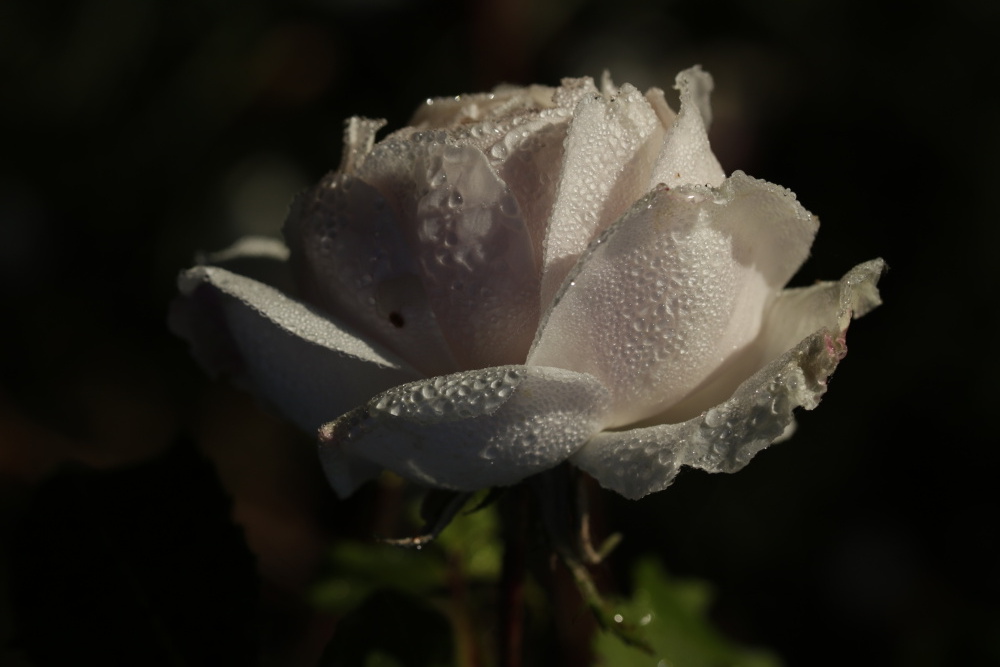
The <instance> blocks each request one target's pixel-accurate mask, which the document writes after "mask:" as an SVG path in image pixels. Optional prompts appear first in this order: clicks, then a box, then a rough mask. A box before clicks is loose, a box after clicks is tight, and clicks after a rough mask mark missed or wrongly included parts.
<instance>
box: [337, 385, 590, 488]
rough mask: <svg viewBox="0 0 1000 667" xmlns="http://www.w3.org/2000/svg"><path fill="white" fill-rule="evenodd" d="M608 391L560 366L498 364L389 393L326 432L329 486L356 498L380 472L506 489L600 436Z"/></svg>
mask: <svg viewBox="0 0 1000 667" xmlns="http://www.w3.org/2000/svg"><path fill="white" fill-rule="evenodd" d="M607 404H608V391H607V389H605V388H604V386H603V385H602V384H601V383H600V382H598V380H597V378H595V377H593V376H591V375H587V374H585V373H575V372H573V371H568V370H565V369H562V368H547V367H543V366H495V367H492V368H483V369H479V370H473V371H463V372H460V373H452V374H450V375H442V376H438V377H433V378H429V379H426V380H419V381H417V382H411V383H408V384H404V385H400V386H398V387H393V388H392V389H389V390H388V391H385V392H383V393H382V394H380V395H378V396H375V397H374V398H372V399H371V400H370V401H368V402H367V403H366V404H364V405H362V406H361V407H358V408H356V409H354V410H352V411H351V412H348V413H347V414H345V415H343V416H341V417H340V418H338V419H336V420H334V421H332V422H329V423H328V424H325V425H324V426H323V427H322V428H320V432H319V439H320V445H319V454H320V461H321V462H322V464H323V469H324V471H325V472H326V476H327V478H328V480H329V481H330V484H331V486H333V488H334V490H335V491H336V492H337V493H338V494H339V495H340V496H341V497H346V496H348V495H350V494H351V493H353V492H354V490H355V489H356V488H357V487H358V486H360V485H361V484H362V483H363V482H365V481H366V480H367V479H369V478H370V477H372V476H373V474H374V471H377V469H378V468H383V467H384V468H386V469H388V470H392V471H393V472H396V473H398V474H400V475H402V476H403V477H405V478H407V479H410V480H412V481H415V482H417V483H420V484H425V485H427V486H433V487H439V488H446V489H453V490H456V491H475V490H478V489H482V488H486V487H489V486H507V485H510V484H515V483H517V482H519V481H520V480H522V479H524V478H525V477H528V476H530V475H533V474H535V473H538V472H541V471H543V470H547V469H548V468H551V467H553V466H555V465H558V464H559V463H562V462H563V461H565V460H566V459H567V458H569V456H570V454H572V453H573V452H574V451H576V450H577V449H578V448H579V447H581V446H582V445H583V443H584V442H586V441H587V440H588V439H589V438H590V437H591V436H592V435H593V434H594V433H596V432H597V431H598V430H600V427H601V421H602V419H603V416H604V412H605V410H606V409H607Z"/></svg>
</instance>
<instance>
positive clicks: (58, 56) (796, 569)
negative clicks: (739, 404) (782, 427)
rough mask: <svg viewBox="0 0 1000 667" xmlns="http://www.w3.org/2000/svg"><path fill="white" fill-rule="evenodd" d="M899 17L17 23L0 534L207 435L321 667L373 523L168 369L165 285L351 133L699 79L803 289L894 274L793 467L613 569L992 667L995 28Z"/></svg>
mask: <svg viewBox="0 0 1000 667" xmlns="http://www.w3.org/2000/svg"><path fill="white" fill-rule="evenodd" d="M893 6H895V5H893ZM898 7H899V8H898V9H895V8H891V6H890V3H881V4H873V3H871V2H861V1H860V0H836V1H834V0H823V1H820V2H810V3H798V2H792V1H790V0H789V1H787V2H786V1H781V0H768V1H765V2H749V1H737V0H720V1H718V2H713V3H691V2H660V3H654V2H641V1H639V0H615V1H613V2H612V1H610V0H559V1H557V2H552V3H539V4H538V5H537V6H536V5H535V4H533V3H529V2H527V0H514V1H509V2H501V1H499V0H495V1H489V2H482V3H476V2H458V1H454V2H438V3H435V2H430V1H425V2H418V1H410V2H407V1H406V0H378V1H372V2H362V1H361V0H339V1H335V0H330V1H326V2H324V1H320V0H313V1H311V2H309V1H304V0H302V1H299V2H284V3H279V2H268V1H264V0H240V1H239V2H236V1H227V0H217V1H215V2H202V1H198V2H196V1H194V0H170V1H169V2H168V1H165V0H164V1H153V0H149V1H144V2H135V1H134V0H91V1H88V2H77V3H66V2H44V1H39V0H32V1H31V2H28V1H27V0H7V1H6V2H4V3H3V4H2V5H0V100H2V106H0V120H2V126H3V128H4V133H3V134H4V139H3V145H2V148H0V307H2V313H3V314H2V323H3V324H2V326H0V485H2V486H0V503H2V504H0V512H2V516H0V519H2V522H3V528H4V530H14V527H15V526H16V525H18V521H19V517H21V516H22V514H23V512H24V511H25V508H26V507H28V506H29V505H30V502H31V500H30V499H31V498H33V497H34V496H35V493H36V491H37V489H38V488H39V487H38V485H39V483H41V482H42V481H43V480H45V479H47V478H48V477H49V476H50V475H51V474H52V473H53V471H55V470H56V469H57V468H59V467H60V465H61V463H62V462H65V461H67V460H74V461H82V462H85V463H86V464H88V465H90V466H95V467H99V468H102V469H116V468H118V467H120V466H122V465H125V464H129V463H134V462H141V461H144V460H147V459H149V458H150V457H151V456H154V455H155V454H157V453H160V452H162V451H164V450H165V449H166V448H167V447H168V446H169V445H170V443H172V442H174V441H175V440H176V439H177V438H178V437H180V436H182V435H186V436H190V437H191V438H193V439H194V441H195V442H197V444H198V447H199V448H200V451H203V452H205V453H206V455H207V456H208V457H209V459H210V460H212V461H213V462H215V464H216V466H217V470H218V474H219V476H220V478H221V479H222V482H223V484H224V485H225V488H226V489H227V491H228V492H229V493H230V494H231V495H232V497H233V503H234V505H233V509H234V514H235V517H236V519H237V521H238V522H239V523H240V524H241V525H243V526H244V529H245V534H246V537H247V540H248V542H249V545H250V547H251V549H252V550H253V552H254V553H255V554H256V563H257V571H258V572H259V574H260V576H261V578H262V580H263V583H264V593H263V599H264V606H265V608H266V609H267V610H269V611H268V613H269V614H271V616H270V617H269V620H267V622H266V623H265V625H267V627H268V628H269V629H268V632H270V633H271V634H272V635H273V636H274V637H273V642H272V643H273V645H274V646H278V648H274V649H273V650H274V651H275V652H276V654H278V655H281V656H282V658H281V659H282V660H283V661H284V662H285V664H311V663H310V660H312V659H314V658H315V655H316V651H317V650H318V649H317V647H319V646H322V643H323V641H324V639H325V637H326V636H327V635H328V632H327V630H328V628H327V627H326V626H324V625H323V622H322V620H320V621H317V620H316V619H315V618H313V617H312V616H310V615H309V613H308V611H307V610H306V609H305V608H304V603H302V602H301V600H300V593H301V591H302V590H304V588H305V587H306V586H307V584H308V583H309V581H310V580H311V577H313V575H314V573H315V567H316V564H317V562H318V561H319V558H320V554H321V552H322V547H323V544H324V543H325V541H326V540H328V539H329V538H330V536H331V528H330V526H329V524H328V523H327V520H326V518H324V517H328V515H329V514H330V513H334V514H337V513H339V514H340V515H341V516H345V515H349V514H350V513H351V512H360V511H362V510H361V509H359V507H358V502H357V501H355V502H354V504H351V503H346V504H337V503H334V502H333V501H332V500H331V499H330V496H331V494H330V492H329V491H327V489H326V488H325V485H324V482H323V480H322V479H321V478H320V477H319V474H318V472H317V471H316V470H315V468H314V467H313V462H312V458H311V457H312V452H311V450H310V449H309V447H308V446H307V445H306V446H303V445H301V444H300V443H302V442H306V443H308V439H303V437H302V436H300V435H299V434H297V433H295V432H294V431H293V430H292V429H291V428H290V427H289V426H287V425H285V424H284V423H282V422H281V420H280V419H278V418H276V417H274V416H272V415H270V414H268V413H267V412H266V411H264V410H262V409H261V408H260V407H259V406H257V405H256V404H255V402H254V401H253V399H251V398H249V397H247V396H245V395H243V394H241V393H239V392H237V391H235V390H233V389H231V388H229V387H228V386H227V385H225V384H223V383H213V382H211V381H210V380H209V379H208V378H206V377H205V376H204V375H203V374H202V372H201V371H200V369H199V368H198V367H197V366H196V365H195V363H194V362H193V361H192V360H191V359H190V358H189V357H188V354H187V351H186V349H185V346H184V344H182V343H181V342H179V341H178V340H176V339H174V338H173V337H171V336H170V334H169V333H168V332H167V330H166V328H165V314H166V310H167V305H168V303H169V300H170V299H171V297H172V295H173V293H174V289H175V288H174V280H175V276H176V274H177V272H178V270H180V269H181V268H183V267H185V266H187V265H189V264H190V263H191V261H192V258H193V256H194V253H195V252H196V251H199V250H211V249H217V248H221V247H224V246H225V245H227V244H228V243H230V242H231V241H232V240H234V239H235V238H237V237H238V236H241V235H243V234H246V233H251V232H256V233H275V232H276V231H277V230H278V228H279V226H280V223H281V221H282V219H283V216H284V211H285V207H286V206H287V203H288V201H289V200H290V198H291V196H292V195H293V194H294V193H295V192H297V191H298V190H300V189H302V188H304V187H306V186H307V185H309V184H311V183H312V182H314V181H316V180H317V179H318V178H319V177H320V176H321V175H322V174H323V173H324V172H325V171H327V170H329V169H331V168H334V167H335V166H336V165H337V162H338V159H339V150H340V135H341V128H342V121H343V119H344V118H346V117H348V116H350V115H354V114H360V115H365V116H369V117H385V118H387V119H388V120H389V126H390V128H393V127H398V126H400V125H402V124H404V123H405V122H406V120H407V118H408V116H409V113H410V111H411V110H412V109H413V108H415V106H416V105H417V103H419V102H420V101H421V100H423V99H424V98H426V97H428V96H437V95H450V94H456V93H462V92H475V91H479V90H485V89H488V88H490V87H492V86H493V85H494V84H496V83H498V82H501V81H508V82H512V83H531V82H538V83H545V84H549V85H554V84H556V83H557V82H558V80H559V79H560V78H561V77H563V76H580V75H591V76H595V77H597V76H600V73H601V71H602V70H603V69H604V68H609V69H610V70H611V72H612V74H613V75H614V77H615V80H616V81H617V82H624V81H629V82H631V83H634V84H636V85H637V86H638V87H640V88H643V89H644V88H646V87H649V86H653V85H656V86H660V87H663V88H665V89H669V88H670V87H671V86H672V83H673V77H674V74H675V73H676V72H677V71H679V70H680V69H683V68H685V67H687V66H689V65H692V64H694V63H700V64H702V65H703V66H704V68H705V69H706V70H708V71H710V72H711V73H712V74H713V75H714V77H715V81H716V92H715V95H714V97H713V106H714V109H715V124H714V126H713V128H712V134H711V136H712V141H713V147H714V149H715V151H716V154H717V155H718V156H719V158H720V161H721V162H722V165H723V167H724V168H725V169H726V171H727V172H731V171H732V170H734V169H743V170H745V171H746V172H748V173H750V174H751V175H753V176H757V177H760V178H764V179H766V180H769V181H772V182H776V183H780V184H782V185H784V186H786V187H788V188H790V189H791V190H793V191H794V192H795V193H797V195H798V196H799V198H800V200H801V201H802V202H803V203H804V204H805V206H806V207H807V208H809V209H810V210H811V211H813V212H814V213H816V214H818V215H819V216H820V219H821V221H822V226H821V230H820V233H819V237H818V239H817V242H816V244H815V246H814V248H813V257H812V258H811V259H810V260H809V261H808V262H807V264H806V265H805V267H804V268H803V270H802V272H801V274H800V276H799V277H798V278H797V279H796V282H797V283H799V284H806V283H809V282H811V281H813V280H816V279H833V278H838V277H839V276H840V275H842V274H843V273H844V272H845V271H846V270H847V269H849V268H850V267H851V266H853V265H854V264H856V263H859V262H861V261H864V260H866V259H869V258H872V257H876V256H882V257H885V258H886V260H887V261H888V263H889V265H890V267H891V270H890V272H889V274H888V275H887V276H886V278H885V279H884V280H883V283H882V285H881V287H882V293H883V297H884V300H885V305H883V306H882V307H881V308H880V309H878V310H877V311H875V312H873V313H872V314H871V315H869V316H867V317H865V318H864V319H862V320H859V321H858V322H856V323H855V324H854V325H853V326H852V328H851V332H850V337H849V341H848V342H849V345H850V348H851V351H850V354H849V355H848V357H847V359H846V360H845V361H844V363H843V364H842V366H841V368H840V369H839V370H838V371H837V374H836V376H835V377H834V379H833V381H832V386H831V390H830V392H829V394H828V395H827V397H826V398H825V399H824V401H823V404H822V406H821V407H820V408H819V409H818V410H817V411H815V412H814V413H806V414H802V415H801V418H800V421H799V424H800V425H799V430H798V433H797V435H796V436H795V438H794V439H793V440H791V441H790V442H788V443H785V444H782V445H780V446H776V447H774V448H772V449H770V450H768V451H767V452H765V453H763V454H761V455H759V456H758V458H757V459H756V460H755V461H754V462H753V463H752V464H751V465H750V466H749V467H748V468H747V469H746V470H744V471H742V472H741V473H739V474H737V475H733V476H709V475H705V474H702V473H699V472H692V471H688V472H685V473H682V474H681V476H680V478H679V479H678V481H677V482H676V483H675V484H674V486H673V487H672V488H671V489H670V490H668V491H666V492H663V493H660V494H657V495H656V496H654V497H651V498H648V499H645V500H643V501H641V502H638V503H631V502H627V501H623V500H621V499H619V498H616V497H612V494H608V497H607V502H608V510H609V511H608V517H607V523H608V524H609V525H610V526H611V527H612V528H614V529H618V530H622V531H623V532H624V533H625V535H626V540H625V542H624V544H623V545H622V546H621V547H620V551H619V552H618V555H617V556H616V558H617V559H618V561H617V562H618V563H619V567H620V568H622V569H626V568H627V564H628V563H629V562H630V560H631V558H632V557H634V556H636V555H637V554H641V553H648V552H651V551H654V550H655V551H656V552H657V553H659V554H660V556H661V558H662V560H663V562H664V563H665V564H666V566H667V568H668V569H669V570H671V571H672V572H675V573H678V574H683V575H695V576H698V577H702V578H704V579H707V580H709V581H711V582H712V583H713V584H714V586H715V589H716V592H717V594H718V596H719V597H718V601H717V604H716V606H715V609H714V612H713V613H714V614H715V617H716V619H717V621H718V624H719V625H720V627H722V628H723V629H724V630H725V631H726V632H728V633H729V634H730V635H732V636H734V637H736V638H738V639H739V640H740V641H744V642H747V643H750V644H754V645H760V646H764V647H769V648H771V649H773V650H774V651H776V652H777V653H778V654H779V655H781V656H782V657H783V658H784V659H785V660H786V661H787V662H788V664H790V665H842V664H852V665H857V664H865V665H867V664H870V665H918V666H919V665H978V664H998V663H1000V606H998V604H997V599H998V594H1000V548H998V547H997V545H996V542H995V540H996V537H997V532H998V530H997V515H998V509H1000V508H998V502H997V493H996V490H995V489H996V486H995V479H994V478H995V475H996V470H997V464H998V463H1000V455H998V453H997V452H998V444H1000V443H998V439H997V437H996V435H995V433H994V430H993V428H992V427H990V426H989V420H990V419H991V417H992V416H993V415H994V414H995V413H996V407H995V400H994V396H993V386H994V384H995V382H996V380H995V378H996V377H997V371H998V362H997V354H996V352H995V351H994V349H993V348H994V347H995V344H994V341H993V337H994V336H995V335H996V334H995V331H996V325H997V317H996V303H997V299H996V296H995V288H994V284H993V283H994V282H995V280H994V275H995V271H996V259H995V254H996V247H997V240H998V233H997V221H996V214H995V210H996V208H995V198H996V197H995V190H994V188H995V186H994V182H995V178H996V175H997V174H996V159H995V156H996V155H997V154H998V151H1000V130H998V129H997V128H998V124H997V121H996V118H997V112H998V111H1000V107H998V105H997V103H996V100H995V99H994V95H993V91H994V88H995V86H996V78H997V75H996V64H997V62H996V60H997V59H996V55H995V47H996V39H997V34H998V28H1000V21H998V18H1000V17H998V14H1000V9H998V7H1000V5H995V4H994V3H988V2H972V1H968V2H962V1H953V2H950V3H947V4H946V5H940V4H939V5H933V6H932V5H925V4H914V5H898ZM668 94H673V91H670V90H668ZM674 99H675V98H674ZM177 484H179V485H183V484H185V481H184V480H183V479H178V480H177ZM123 502H127V501H123ZM12 534H16V533H12ZM3 544H4V545H5V547H4V554H7V553H8V552H9V551H10V545H11V544H12V542H11V541H9V540H6V539H5V540H4V542H3ZM7 562H8V558H7V557H6V555H4V556H3V561H2V563H7ZM9 580H10V577H7V578H6V581H7V584H6V585H5V590H6V589H7V588H9V587H10V586H9V584H10V581H9ZM3 610H4V611H3V615H2V616H0V620H2V626H0V631H2V632H3V634H4V635H5V636H9V633H10V632H11V627H12V626H11V617H10V613H9V606H8V605H6V604H4V605H3ZM268 624H269V625H268ZM0 656H2V654H0ZM296 661H299V662H298V663H297V662H296Z"/></svg>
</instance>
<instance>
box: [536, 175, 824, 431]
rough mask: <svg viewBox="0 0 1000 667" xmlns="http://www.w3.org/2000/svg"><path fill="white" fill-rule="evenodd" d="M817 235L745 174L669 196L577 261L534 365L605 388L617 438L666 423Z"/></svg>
mask: <svg viewBox="0 0 1000 667" xmlns="http://www.w3.org/2000/svg"><path fill="white" fill-rule="evenodd" d="M816 226H817V222H816V219H815V218H814V217H813V216H812V215H810V214H809V212H808V211H806V210H805V209H804V208H802V207H801V206H800V205H799V204H798V203H797V202H796V201H795V197H794V195H792V194H791V193H789V192H788V191H787V190H784V189H783V188H780V187H778V186H774V185H770V184H768V183H765V182H763V181H758V180H755V179H752V178H750V177H748V176H746V175H745V174H743V173H742V172H736V173H735V174H734V175H733V176H732V177H731V178H729V179H727V180H726V181H725V182H724V183H723V186H722V187H721V188H719V189H718V190H712V189H709V188H705V187H699V186H683V187H681V188H678V189H675V190H669V189H667V188H665V187H663V186H661V187H660V188H658V189H657V190H655V191H654V192H653V193H651V194H650V195H649V196H647V197H644V198H643V199H642V200H640V201H639V202H638V203H637V204H636V205H635V206H634V207H632V209H630V210H629V212H628V213H626V214H625V215H624V216H623V217H622V218H621V220H619V221H618V222H617V223H616V224H615V225H614V226H613V227H612V228H611V229H609V230H608V231H607V232H606V233H605V234H604V235H603V236H602V237H601V238H600V239H599V240H598V241H597V242H595V243H594V244H593V245H592V246H591V248H590V249H589V250H588V253H587V254H586V255H585V256H584V257H582V258H581V259H580V262H579V264H578V265H577V267H576V269H575V270H574V273H573V274H571V275H570V276H569V278H568V280H567V282H566V284H565V285H564V287H563V290H562V292H560V294H559V296H558V298H557V299H556V300H555V302H554V303H553V305H552V307H551V309H550V311H549V313H548V315H547V317H546V318H545V319H544V320H543V323H542V324H541V326H540V333H539V336H538V339H537V340H536V342H535V345H534V347H533V348H532V351H531V353H530V354H529V356H528V363H529V365H536V364H537V365H541V366H558V367H560V368H569V369H572V370H575V371H578V372H581V373H590V374H591V375H594V376H595V377H597V378H598V379H599V380H600V381H601V382H602V383H603V384H604V385H605V386H606V387H608V389H609V390H610V391H611V394H612V401H613V407H612V411H611V415H610V419H611V421H610V422H609V423H608V424H606V426H608V427H616V426H621V425H624V424H630V423H633V422H636V421H638V420H641V419H644V418H646V417H650V416H652V415H654V414H656V413H658V412H661V411H663V410H664V409H666V408H667V407H669V406H670V405H672V404H674V403H676V402H677V401H679V400H681V399H682V398H684V396H685V395H686V394H688V393H689V392H690V391H691V390H693V389H694V388H695V387H697V386H698V385H699V384H700V383H701V382H702V381H703V380H704V379H705V378H706V377H708V376H709V375H710V374H711V373H712V372H713V371H714V370H715V369H716V368H718V367H719V366H721V365H722V364H723V363H724V362H725V361H726V360H727V359H728V358H729V357H731V356H732V355H733V354H735V353H737V352H738V351H739V350H740V349H741V348H742V347H743V346H745V345H746V344H747V343H749V342H750V341H752V340H753V339H754V338H755V337H756V335H757V333H758V331H759V329H760V322H761V318H762V316H763V314H764V312H765V307H766V306H767V304H768V302H769V300H770V299H771V298H773V295H774V294H775V293H776V292H777V290H778V289H779V288H780V287H782V286H783V285H784V284H785V282H787V280H788V279H789V278H790V277H791V275H792V274H793V273H794V272H795V271H796V270H797V269H798V267H799V265H800V264H801V263H802V261H803V260H804V259H805V257H806V255H807V254H808V251H809V246H810V244H811V243H812V238H813V236H814V234H815V231H816Z"/></svg>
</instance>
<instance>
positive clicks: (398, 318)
mask: <svg viewBox="0 0 1000 667" xmlns="http://www.w3.org/2000/svg"><path fill="white" fill-rule="evenodd" d="M389 321H390V322H392V326H394V327H396V328H397V329H402V328H403V327H404V326H405V325H406V320H404V319H403V316H402V315H400V314H399V313H397V312H396V311H392V312H391V313H389Z"/></svg>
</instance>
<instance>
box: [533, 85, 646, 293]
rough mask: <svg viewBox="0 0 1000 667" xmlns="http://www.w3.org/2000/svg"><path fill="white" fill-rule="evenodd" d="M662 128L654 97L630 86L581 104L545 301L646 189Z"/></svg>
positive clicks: (550, 250) (553, 228)
mask: <svg viewBox="0 0 1000 667" xmlns="http://www.w3.org/2000/svg"><path fill="white" fill-rule="evenodd" d="M663 132H664V130H663V125H662V124H661V123H660V120H659V117H658V116H657V114H656V111H655V110H654V109H653V107H652V106H651V105H650V103H649V101H647V99H646V98H645V97H644V96H643V94H642V93H640V92H639V91H638V90H636V89H635V88H634V87H633V86H631V85H629V84H624V85H623V86H622V87H621V90H620V91H619V93H618V95H615V96H605V95H593V96H589V97H585V98H583V99H582V100H581V101H580V103H579V104H578V105H577V107H576V110H575V111H574V113H573V120H572V122H571V124H570V127H569V132H568V134H567V136H566V147H565V151H566V153H565V159H564V164H563V171H562V174H561V176H560V181H559V187H558V190H557V194H556V201H555V204H554V205H553V208H552V216H551V221H550V223H549V228H548V232H547V234H546V237H545V264H544V267H543V274H542V303H543V304H545V303H549V302H550V301H551V299H552V297H553V296H554V295H555V293H556V292H557V291H558V289H559V286H560V285H561V284H562V282H563V278H565V276H566V274H567V273H568V272H569V270H570V269H571V268H572V267H573V264H574V263H575V262H576V260H577V258H578V257H579V256H580V255H581V254H582V253H583V251H584V250H585V249H586V248H587V244H589V243H590V242H591V240H592V239H594V237H596V236H597V235H598V234H599V233H600V232H602V231H603V230H604V229H605V228H607V226H608V225H610V224H611V223H612V222H614V221H615V220H617V219H618V218H619V217H620V216H621V215H622V213H624V212H625V211H626V210H627V209H628V207H629V206H630V205H631V204H632V202H634V201H635V200H636V199H638V198H639V197H641V196H642V195H643V194H645V193H646V191H647V190H648V183H649V178H650V175H651V173H652V171H651V170H652V167H653V161H654V160H655V157H656V152H657V151H658V150H659V148H660V144H661V142H662V140H663Z"/></svg>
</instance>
